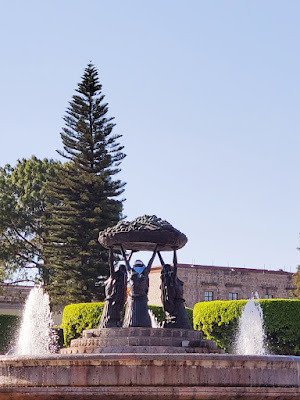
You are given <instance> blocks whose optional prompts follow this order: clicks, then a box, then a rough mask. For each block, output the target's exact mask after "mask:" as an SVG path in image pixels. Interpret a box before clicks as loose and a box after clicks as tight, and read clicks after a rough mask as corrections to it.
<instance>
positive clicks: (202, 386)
mask: <svg viewBox="0 0 300 400" xmlns="http://www.w3.org/2000/svg"><path fill="white" fill-rule="evenodd" d="M299 371H300V357H287V356H261V357H260V356H233V355H228V354H165V355H162V354H123V355H122V354H110V355H109V354H79V355H53V356H49V357H36V358H34V357H25V356H23V357H15V356H6V357H1V358H0V400H4V399H5V400H33V399H34V400H54V399H55V400H121V399H122V400H141V399H142V400H238V399H239V400H241V399H243V400H271V399H272V400H296V399H297V400H299V399H300V379H299Z"/></svg>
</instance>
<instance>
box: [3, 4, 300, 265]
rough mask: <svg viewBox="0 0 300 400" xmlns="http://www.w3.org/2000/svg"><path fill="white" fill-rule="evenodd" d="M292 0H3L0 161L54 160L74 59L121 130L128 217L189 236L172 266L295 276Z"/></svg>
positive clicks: (295, 37) (299, 222)
mask: <svg viewBox="0 0 300 400" xmlns="http://www.w3.org/2000/svg"><path fill="white" fill-rule="evenodd" d="M299 15H300V2H299V1H292V0H289V1H276V0H272V1H271V0H264V1H258V0H251V1H250V0H245V1H240V0H237V1H231V0H226V1H223V0H216V1H209V0H206V1H201V0H191V1H186V2H182V1H174V0H172V1H171V0H164V1H158V0H154V1H148V2H146V1H138V0H136V1H131V0H126V1H123V0H119V1H114V0H112V1H109V2H108V1H101V0H95V1H92V0H84V1H83V0H82V1H81V0H80V1H76V0H63V1H58V0H51V1H40V0H36V1H32V0H27V1H25V2H24V1H20V0H15V1H12V2H3V4H2V7H1V14H0V43H1V63H0V86H1V96H0V115H1V117H0V132H1V136H0V137H1V143H0V165H2V166H3V165H4V164H6V163H10V164H12V165H14V164H15V162H16V160H17V159H18V158H22V157H30V156H31V155H33V154H34V155H36V156H37V157H40V158H43V157H52V158H57V157H58V155H57V154H56V149H61V148H62V145H61V140H60V131H61V128H62V126H63V120H62V117H63V115H64V114H65V110H66V107H67V106H68V102H69V101H70V100H71V97H72V95H73V94H74V91H75V88H76V87H77V83H78V82H79V81H80V79H81V76H82V74H83V71H84V68H85V67H86V65H87V63H88V62H89V61H90V60H91V61H92V62H93V63H94V64H95V65H96V67H97V68H98V70H99V74H100V80H101V83H102V84H103V92H104V94H105V95H106V101H107V102H108V103H109V107H110V116H114V117H115V122H116V123H117V126H116V128H115V133H121V134H123V135H124V136H123V138H122V141H121V142H122V144H124V145H125V152H126V153H127V158H126V159H125V161H124V162H123V165H122V173H121V178H122V179H123V180H125V181H126V182H127V186H126V192H125V197H126V199H127V200H126V202H125V214H126V215H127V216H128V219H133V218H135V217H137V216H139V215H143V214H156V215H158V216H160V217H161V218H163V219H167V220H168V221H169V222H170V223H172V224H173V225H174V226H175V227H177V228H178V229H180V230H181V231H183V232H184V233H185V234H186V235H187V236H188V238H189V242H188V244H187V245H186V246H185V248H184V249H182V250H181V251H180V252H179V253H178V258H179V261H180V262H184V263H196V264H209V265H211V264H213V265H225V266H226V265H230V266H241V267H244V266H245V267H251V268H264V266H265V268H267V269H279V268H282V269H284V268H285V269H286V270H288V271H290V270H291V271H292V272H293V271H295V270H296V268H297V265H298V263H299V260H300V253H299V251H297V250H296V247H297V246H298V245H299V232H300V218H299V214H300V208H299V203H300V187H299V172H300V166H299V148H300V133H299V125H300V113H299V109H300V52H299V39H300V24H299Z"/></svg>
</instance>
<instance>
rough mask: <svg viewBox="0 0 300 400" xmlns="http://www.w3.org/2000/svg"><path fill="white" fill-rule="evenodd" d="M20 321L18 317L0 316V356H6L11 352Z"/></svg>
mask: <svg viewBox="0 0 300 400" xmlns="http://www.w3.org/2000/svg"><path fill="white" fill-rule="evenodd" d="M20 321H21V318H20V317H19V316H18V315H6V314H1V315H0V354H5V353H6V352H7V351H8V350H9V347H10V345H11V342H12V340H13V339H14V337H15V332H16V330H17V328H18V326H19V324H20Z"/></svg>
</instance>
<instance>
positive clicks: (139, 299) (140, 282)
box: [121, 246, 157, 328]
mask: <svg viewBox="0 0 300 400" xmlns="http://www.w3.org/2000/svg"><path fill="white" fill-rule="evenodd" d="M156 249H157V246H156ZM156 249H155V250H154V252H153V255H152V257H151V259H150V261H149V262H148V265H147V266H145V265H144V263H143V262H142V261H141V260H137V261H135V263H134V265H133V267H131V266H130V264H129V260H128V259H127V256H126V254H125V251H124V249H123V247H122V246H121V251H122V253H123V257H124V260H125V262H126V267H127V273H128V289H129V292H128V296H127V302H126V308H125V317H124V321H123V327H124V328H128V327H133V326H140V327H151V318H150V315H149V311H148V290H149V272H150V269H151V266H152V263H153V260H154V258H155V255H156ZM131 255H132V253H131ZM130 257H131V256H130Z"/></svg>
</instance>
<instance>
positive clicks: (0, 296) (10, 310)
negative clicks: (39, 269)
mask: <svg viewBox="0 0 300 400" xmlns="http://www.w3.org/2000/svg"><path fill="white" fill-rule="evenodd" d="M31 289H32V287H30V286H21V285H20V286H18V285H9V286H8V285H0V314H11V315H22V311H23V307H24V303H25V300H26V298H27V296H28V294H29V292H30V290H31Z"/></svg>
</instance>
